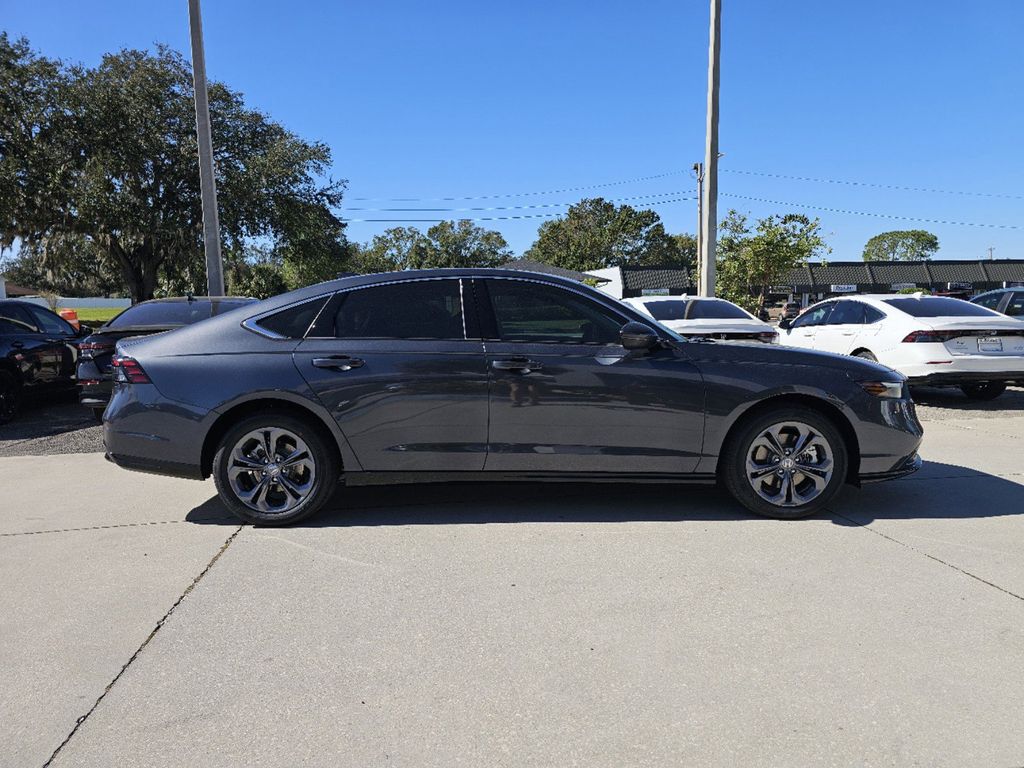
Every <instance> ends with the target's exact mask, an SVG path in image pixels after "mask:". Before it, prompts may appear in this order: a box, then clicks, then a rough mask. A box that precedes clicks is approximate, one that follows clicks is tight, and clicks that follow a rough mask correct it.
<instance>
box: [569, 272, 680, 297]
mask: <svg viewBox="0 0 1024 768" xmlns="http://www.w3.org/2000/svg"><path fill="white" fill-rule="evenodd" d="M589 274H590V275H593V276H594V277H596V278H599V279H601V280H604V281H606V282H605V284H604V285H601V286H599V287H600V289H601V290H602V291H604V292H606V293H609V294H611V295H612V296H614V297H615V298H617V299H628V298H632V297H634V296H652V295H661V296H681V295H683V294H684V293H686V292H687V291H689V290H692V289H693V287H694V286H693V285H692V283H691V282H690V275H689V273H688V272H687V271H686V270H685V269H682V268H678V267H669V268H665V267H608V268H606V269H595V270H591V272H589Z"/></svg>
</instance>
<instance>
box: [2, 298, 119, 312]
mask: <svg viewBox="0 0 1024 768" xmlns="http://www.w3.org/2000/svg"><path fill="white" fill-rule="evenodd" d="M22 301H31V302H32V303H33V304H38V305H40V306H42V307H49V306H50V304H49V302H48V301H47V300H46V299H44V298H41V297H38V296H32V297H31V298H29V297H26V298H24V299H22ZM131 305H132V300H131V299H76V298H73V297H70V296H61V297H60V298H58V299H57V309H65V308H71V309H126V308H127V307H130V306H131Z"/></svg>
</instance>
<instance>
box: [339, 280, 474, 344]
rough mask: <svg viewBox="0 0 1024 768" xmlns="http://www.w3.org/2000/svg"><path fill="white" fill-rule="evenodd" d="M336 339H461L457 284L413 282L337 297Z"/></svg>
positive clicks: (461, 330)
mask: <svg viewBox="0 0 1024 768" xmlns="http://www.w3.org/2000/svg"><path fill="white" fill-rule="evenodd" d="M334 335H335V336H336V337H337V338H340V339H464V338H466V334H465V326H464V325H463V322H462V297H461V293H460V291H459V281H458V280H417V281H414V282H408V283H390V284H386V285H377V286H373V287H371V288H358V289H356V290H354V291H348V292H346V293H343V294H341V305H340V306H339V307H338V310H337V313H336V314H335V317H334Z"/></svg>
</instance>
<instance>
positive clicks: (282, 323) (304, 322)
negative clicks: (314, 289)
mask: <svg viewBox="0 0 1024 768" xmlns="http://www.w3.org/2000/svg"><path fill="white" fill-rule="evenodd" d="M328 298H329V297H328V296H322V297H320V298H319V299H314V300H313V301H307V302H305V303H303V304H298V305H296V306H294V307H289V308H288V309H283V310H281V311H280V312H277V313H276V314H273V315H268V316H267V317H264V318H263V319H262V320H258V321H257V322H256V325H258V326H259V327H260V328H264V329H266V330H268V331H270V332H271V333H275V334H277V335H278V336H283V337H284V338H287V339H301V338H302V337H303V336H305V335H306V331H308V330H309V326H311V325H312V324H313V321H314V320H316V316H317V315H319V314H320V310H321V309H323V308H324V304H326V303H327V300H328Z"/></svg>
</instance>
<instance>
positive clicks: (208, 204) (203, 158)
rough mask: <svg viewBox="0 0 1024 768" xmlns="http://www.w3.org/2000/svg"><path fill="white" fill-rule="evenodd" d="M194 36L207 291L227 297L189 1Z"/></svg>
mask: <svg viewBox="0 0 1024 768" xmlns="http://www.w3.org/2000/svg"><path fill="white" fill-rule="evenodd" d="M188 23H189V28H190V30H191V33H192V84H193V89H194V90H195V97H196V138H197V140H198V144H199V193H200V197H201V198H202V201H203V248H204V250H205V251H206V292H207V295H209V296H223V295H224V264H223V262H222V261H221V257H220V219H219V217H218V216H217V179H216V177H215V176H214V171H213V137H212V135H211V132H210V100H209V94H208V93H207V90H206V54H205V52H204V50H203V19H202V16H201V15H200V13H199V0H188Z"/></svg>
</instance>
